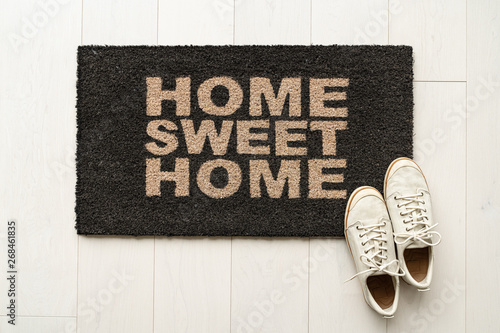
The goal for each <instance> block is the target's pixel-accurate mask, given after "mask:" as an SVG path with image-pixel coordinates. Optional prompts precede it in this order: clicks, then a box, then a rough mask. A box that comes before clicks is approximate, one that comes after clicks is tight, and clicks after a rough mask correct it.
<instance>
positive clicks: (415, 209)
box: [394, 192, 441, 246]
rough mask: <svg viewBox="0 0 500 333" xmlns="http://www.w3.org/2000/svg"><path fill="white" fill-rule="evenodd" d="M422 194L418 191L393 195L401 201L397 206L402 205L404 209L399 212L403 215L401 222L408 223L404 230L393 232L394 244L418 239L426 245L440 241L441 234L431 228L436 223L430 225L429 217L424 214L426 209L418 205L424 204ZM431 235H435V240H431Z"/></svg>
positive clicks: (432, 244) (436, 243)
mask: <svg viewBox="0 0 500 333" xmlns="http://www.w3.org/2000/svg"><path fill="white" fill-rule="evenodd" d="M423 196H424V193H423V192H420V193H417V194H411V195H404V196H400V197H397V196H395V197H394V199H396V200H398V201H399V200H401V201H402V202H401V203H399V204H398V208H401V207H404V208H405V210H404V211H403V212H400V213H399V214H400V215H401V216H404V217H405V218H404V219H403V223H404V224H409V226H408V227H406V229H405V230H406V232H400V233H394V242H395V243H396V244H398V245H403V244H405V243H407V242H413V241H420V242H422V243H424V244H426V245H427V246H436V245H438V244H439V243H440V242H441V234H440V233H439V232H437V231H435V230H433V229H434V228H435V227H436V226H437V225H438V224H437V223H436V224H434V225H431V224H430V221H429V217H428V216H427V215H426V214H425V213H426V212H427V210H426V209H425V208H424V207H423V206H420V204H422V205H424V204H425V201H424V200H423V198H422V197H423ZM433 235H436V236H437V241H434V242H433V241H432V239H433V237H432V236H433Z"/></svg>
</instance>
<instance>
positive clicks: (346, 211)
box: [344, 186, 387, 319]
mask: <svg viewBox="0 0 500 333" xmlns="http://www.w3.org/2000/svg"><path fill="white" fill-rule="evenodd" d="M366 189H373V190H375V191H377V193H378V194H379V196H380V199H382V200H384V198H383V197H382V195H381V194H380V192H379V191H378V190H377V189H376V188H375V187H372V186H361V187H358V188H357V189H356V190H354V192H353V193H352V194H351V196H350V197H349V201H347V208H346V210H345V216H344V235H345V240H346V243H347V248H348V249H349V253H350V254H351V258H352V261H353V262H354V256H353V255H352V251H351V246H350V245H349V239H348V237H347V225H346V223H347V217H348V216H349V210H350V208H351V203H352V201H353V199H354V197H355V196H356V194H357V193H359V192H361V191H363V190H366ZM384 203H385V201H384ZM357 280H358V282H359V287H360V288H361V294H362V295H363V299H364V300H365V303H366V305H368V306H369V307H370V308H371V306H370V303H368V301H367V300H366V297H365V293H364V292H363V286H362V285H361V281H359V279H357ZM374 311H375V310H374ZM375 312H376V311H375ZM377 314H378V315H380V313H378V312H377ZM384 319H387V318H384Z"/></svg>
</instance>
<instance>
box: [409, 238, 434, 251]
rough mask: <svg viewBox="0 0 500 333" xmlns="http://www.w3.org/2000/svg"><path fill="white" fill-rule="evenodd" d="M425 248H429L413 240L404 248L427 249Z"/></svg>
mask: <svg viewBox="0 0 500 333" xmlns="http://www.w3.org/2000/svg"><path fill="white" fill-rule="evenodd" d="M427 246H429V245H427V244H425V243H422V242H421V241H419V240H415V241H413V242H412V243H411V244H410V245H408V246H407V247H406V248H407V249H421V248H423V247H427Z"/></svg>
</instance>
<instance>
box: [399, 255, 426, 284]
mask: <svg viewBox="0 0 500 333" xmlns="http://www.w3.org/2000/svg"><path fill="white" fill-rule="evenodd" d="M404 258H405V262H406V267H408V271H409V272H410V274H411V276H412V277H413V278H414V279H415V281H417V282H421V281H423V280H424V279H425V277H426V276H427V270H428V269H429V248H428V247H423V248H420V249H406V250H405V251H404Z"/></svg>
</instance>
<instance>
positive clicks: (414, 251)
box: [384, 157, 441, 291]
mask: <svg viewBox="0 0 500 333" xmlns="http://www.w3.org/2000/svg"><path fill="white" fill-rule="evenodd" d="M384 196H385V200H386V205H387V209H388V211H389V215H390V217H391V221H392V226H393V229H394V242H395V243H396V249H397V253H398V259H399V261H400V263H401V268H402V270H403V271H404V272H405V276H404V277H403V279H404V280H405V281H406V282H407V283H408V284H410V285H413V286H415V287H417V288H418V290H419V291H427V290H429V286H430V284H431V280H432V270H433V265H434V251H433V247H434V246H435V245H437V244H439V242H440V241H441V235H440V234H439V233H438V232H437V231H435V230H434V228H435V227H436V226H437V223H434V220H433V219H432V206H431V195H430V193H429V187H428V186H427V181H426V180H425V177H424V174H423V173H422V170H421V169H420V167H419V166H418V165H417V164H416V163H415V162H414V161H412V160H410V159H409V158H404V157H403V158H398V159H396V160H395V161H393V162H392V163H391V165H390V166H389V168H388V169H387V172H386V174H385V181H384Z"/></svg>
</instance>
